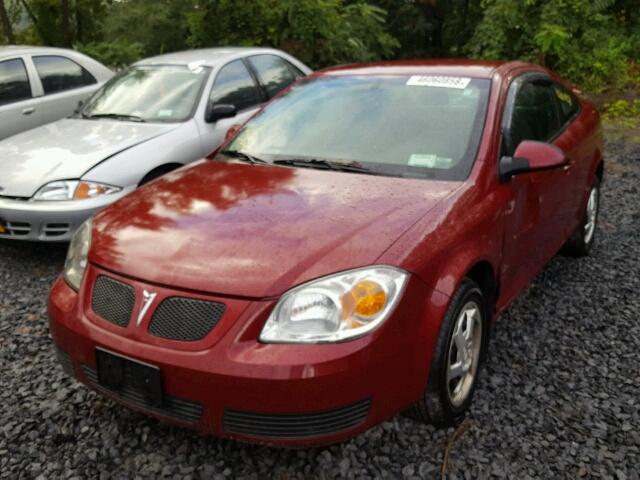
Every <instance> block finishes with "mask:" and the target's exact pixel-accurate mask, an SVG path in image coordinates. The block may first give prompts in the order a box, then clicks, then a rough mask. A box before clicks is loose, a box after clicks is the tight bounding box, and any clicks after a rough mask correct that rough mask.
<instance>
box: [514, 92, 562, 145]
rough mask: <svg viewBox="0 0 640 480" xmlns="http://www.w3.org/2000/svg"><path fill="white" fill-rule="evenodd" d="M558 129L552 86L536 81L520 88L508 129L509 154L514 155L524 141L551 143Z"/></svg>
mask: <svg viewBox="0 0 640 480" xmlns="http://www.w3.org/2000/svg"><path fill="white" fill-rule="evenodd" d="M559 128H560V125H559V124H558V116H557V114H556V105H555V98H554V93H553V90H552V87H551V86H550V85H547V84H543V83H536V82H528V83H525V84H524V85H522V87H520V90H519V91H518V93H517V94H516V98H515V103H514V105H513V117H512V119H511V129H510V130H509V138H508V139H507V143H508V145H507V149H508V151H509V154H513V152H514V151H515V149H516V148H517V147H518V145H519V144H520V142H522V141H523V140H538V141H541V142H547V141H549V140H551V139H552V138H553V137H554V136H555V134H556V133H557V132H558V130H559Z"/></svg>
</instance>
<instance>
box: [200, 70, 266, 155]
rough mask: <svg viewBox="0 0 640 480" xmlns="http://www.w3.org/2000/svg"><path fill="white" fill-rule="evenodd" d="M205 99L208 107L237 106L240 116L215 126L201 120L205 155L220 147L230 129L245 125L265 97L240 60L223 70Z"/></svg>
mask: <svg viewBox="0 0 640 480" xmlns="http://www.w3.org/2000/svg"><path fill="white" fill-rule="evenodd" d="M206 100H207V104H208V105H214V104H231V105H235V106H236V108H237V109H238V114H237V115H236V116H235V117H233V118H225V119H221V120H218V121H217V122H215V123H206V122H205V121H204V119H198V120H199V121H198V124H199V127H200V128H201V131H202V132H203V134H202V136H201V138H202V140H201V141H202V149H203V154H204V155H208V154H209V153H211V152H213V151H214V150H215V149H216V148H218V147H219V146H220V144H221V143H222V142H223V141H224V138H225V135H226V133H227V130H229V128H230V127H232V126H233V125H237V124H242V123H244V122H246V121H247V119H249V117H251V115H253V114H254V113H255V112H256V110H257V109H258V108H260V106H261V105H262V104H263V103H264V101H265V100H266V96H265V93H264V91H263V90H262V89H261V88H260V86H259V85H258V83H257V82H256V79H255V77H254V76H253V75H252V73H251V72H250V71H249V70H248V69H247V67H246V65H245V63H244V62H243V60H242V59H238V60H233V61H231V62H229V63H227V64H226V65H224V66H223V67H221V68H220V70H219V71H218V73H217V75H216V78H215V80H214V82H213V86H212V88H211V91H210V93H209V95H208V98H207V99H206Z"/></svg>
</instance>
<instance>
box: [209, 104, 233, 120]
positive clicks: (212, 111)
mask: <svg viewBox="0 0 640 480" xmlns="http://www.w3.org/2000/svg"><path fill="white" fill-rule="evenodd" d="M237 113H238V109H237V108H236V106H235V105H231V104H227V103H218V104H215V105H209V108H208V109H207V114H206V116H205V120H206V121H207V123H215V122H217V121H218V120H220V119H223V118H232V117H235V116H236V114H237Z"/></svg>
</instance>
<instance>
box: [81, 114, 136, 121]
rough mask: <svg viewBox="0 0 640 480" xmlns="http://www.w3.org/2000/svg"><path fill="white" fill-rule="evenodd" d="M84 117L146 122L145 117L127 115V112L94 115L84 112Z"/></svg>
mask: <svg viewBox="0 0 640 480" xmlns="http://www.w3.org/2000/svg"><path fill="white" fill-rule="evenodd" d="M82 116H83V117H84V118H114V119H116V120H129V121H131V122H141V123H144V122H145V119H144V118H142V117H138V116H137V115H127V114H126V113H94V114H92V115H86V114H85V113H83V114H82Z"/></svg>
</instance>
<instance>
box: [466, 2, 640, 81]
mask: <svg viewBox="0 0 640 480" xmlns="http://www.w3.org/2000/svg"><path fill="white" fill-rule="evenodd" d="M627 3H628V5H627ZM482 6H483V8H484V9H485V15H484V17H483V19H482V21H481V22H480V24H479V25H478V28H477V29H476V32H475V35H474V37H473V38H472V40H471V41H470V42H469V44H468V46H467V49H468V52H469V53H470V54H471V55H474V56H479V57H483V58H521V59H523V60H528V61H537V62H540V63H543V64H545V65H547V66H549V67H550V68H553V69H555V70H557V71H558V72H559V73H561V74H563V75H565V76H567V77H569V78H571V79H572V80H573V81H575V82H577V83H580V84H581V85H582V86H583V87H584V88H586V89H588V90H591V91H594V92H598V91H600V90H602V89H603V88H605V87H606V86H612V87H617V88H621V87H624V86H625V85H626V84H628V82H629V79H630V77H629V65H630V60H631V57H632V54H633V52H636V54H637V52H638V50H637V49H634V48H637V47H638V46H640V37H639V36H640V33H639V32H638V26H640V23H638V19H637V17H636V18H635V19H633V18H631V17H632V16H634V15H636V14H635V13H628V12H627V10H626V8H627V7H629V8H631V6H632V5H631V3H630V2H625V1H616V0H597V1H592V0H483V2H482ZM634 42H635V43H634Z"/></svg>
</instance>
